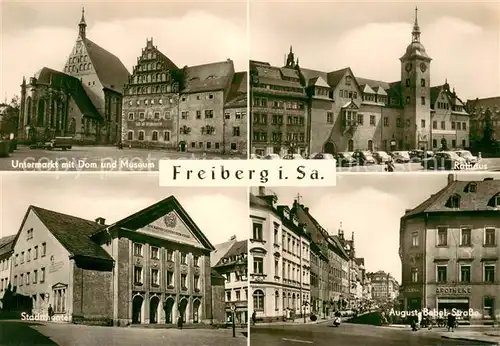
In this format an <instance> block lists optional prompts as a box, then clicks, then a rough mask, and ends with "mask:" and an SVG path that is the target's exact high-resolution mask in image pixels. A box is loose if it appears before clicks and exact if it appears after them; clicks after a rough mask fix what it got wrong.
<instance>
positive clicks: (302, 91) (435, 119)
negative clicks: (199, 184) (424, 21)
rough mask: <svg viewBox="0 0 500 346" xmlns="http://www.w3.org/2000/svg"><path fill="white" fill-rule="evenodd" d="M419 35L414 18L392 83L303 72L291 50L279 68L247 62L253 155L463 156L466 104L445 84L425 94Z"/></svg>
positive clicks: (427, 73) (427, 61) (426, 70)
mask: <svg viewBox="0 0 500 346" xmlns="http://www.w3.org/2000/svg"><path fill="white" fill-rule="evenodd" d="M420 34H421V31H420V26H419V24H418V19H417V13H415V23H414V26H413V31H412V34H411V35H412V39H411V42H410V44H409V45H408V46H407V48H406V51H405V52H404V54H403V55H402V56H401V58H400V59H399V60H400V71H401V79H400V80H399V81H395V82H386V81H378V80H372V79H367V78H360V77H359V76H355V74H354V72H353V71H352V70H351V68H349V67H347V68H343V69H340V70H336V71H331V72H326V71H318V70H314V69H310V68H306V67H304V66H301V65H299V59H298V58H297V57H296V56H295V53H294V52H293V50H292V47H290V52H289V53H288V55H286V54H285V63H284V65H283V66H282V67H277V66H272V65H271V64H270V63H268V62H264V61H253V60H252V61H250V67H249V69H250V71H249V74H250V97H251V100H250V107H251V120H250V123H249V124H250V132H251V136H250V141H251V148H252V153H255V154H257V155H265V154H269V153H276V154H280V155H283V154H285V153H287V152H295V153H299V154H302V155H303V156H307V155H310V154H312V153H318V152H325V153H331V154H335V153H337V152H342V151H354V150H370V151H376V150H385V151H394V150H412V149H426V150H438V149H441V148H442V147H446V148H467V147H468V146H469V115H468V113H467V112H466V110H465V104H464V103H463V102H462V100H461V99H460V98H459V97H458V95H457V93H456V92H455V90H454V89H453V88H452V87H450V85H449V84H448V81H445V83H444V84H442V85H437V86H433V87H431V85H430V81H431V61H432V58H431V57H430V56H429V54H428V53H427V51H426V49H425V47H424V45H423V44H422V43H421V41H420Z"/></svg>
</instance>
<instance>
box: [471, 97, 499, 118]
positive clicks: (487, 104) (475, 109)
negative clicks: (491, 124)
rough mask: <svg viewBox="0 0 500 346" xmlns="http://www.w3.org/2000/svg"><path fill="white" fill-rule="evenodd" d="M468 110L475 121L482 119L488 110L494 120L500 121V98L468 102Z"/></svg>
mask: <svg viewBox="0 0 500 346" xmlns="http://www.w3.org/2000/svg"><path fill="white" fill-rule="evenodd" d="M466 108H467V111H468V112H469V113H470V114H471V115H473V116H474V117H475V119H482V118H483V117H484V113H485V112H486V110H488V109H489V110H490V112H491V115H492V117H493V118H494V119H500V97H488V98H484V99H475V100H467V103H466Z"/></svg>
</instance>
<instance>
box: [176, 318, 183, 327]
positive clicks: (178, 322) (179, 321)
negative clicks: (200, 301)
mask: <svg viewBox="0 0 500 346" xmlns="http://www.w3.org/2000/svg"><path fill="white" fill-rule="evenodd" d="M183 322H184V321H183V320H182V316H179V317H178V318H177V328H179V329H182V324H183Z"/></svg>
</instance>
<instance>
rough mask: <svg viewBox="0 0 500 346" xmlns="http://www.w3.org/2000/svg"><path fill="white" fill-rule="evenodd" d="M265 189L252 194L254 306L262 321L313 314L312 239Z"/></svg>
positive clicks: (251, 279) (252, 304)
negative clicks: (311, 301) (311, 303)
mask: <svg viewBox="0 0 500 346" xmlns="http://www.w3.org/2000/svg"><path fill="white" fill-rule="evenodd" d="M277 201H278V197H277V196H276V195H275V194H274V193H272V192H270V191H266V189H265V188H263V187H261V188H259V190H258V192H257V193H256V194H253V193H251V194H250V219H251V223H252V230H251V232H252V233H251V234H252V236H251V238H250V240H249V242H250V243H249V256H250V258H249V259H250V262H251V263H252V264H253V265H252V268H251V270H250V271H249V276H250V286H251V291H252V292H251V293H252V295H251V297H250V299H251V301H252V302H251V304H250V306H252V307H253V311H255V312H256V315H257V318H258V319H263V320H278V319H282V318H283V317H286V318H293V317H294V316H298V315H307V314H309V313H310V289H311V288H310V249H309V247H310V237H309V235H308V232H307V230H306V227H305V225H304V224H302V223H300V222H299V219H298V217H297V216H296V215H295V214H294V213H292V212H291V210H290V208H288V207H287V206H277Z"/></svg>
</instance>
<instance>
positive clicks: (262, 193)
mask: <svg viewBox="0 0 500 346" xmlns="http://www.w3.org/2000/svg"><path fill="white" fill-rule="evenodd" d="M265 195H266V188H265V187H264V186H259V196H265Z"/></svg>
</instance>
